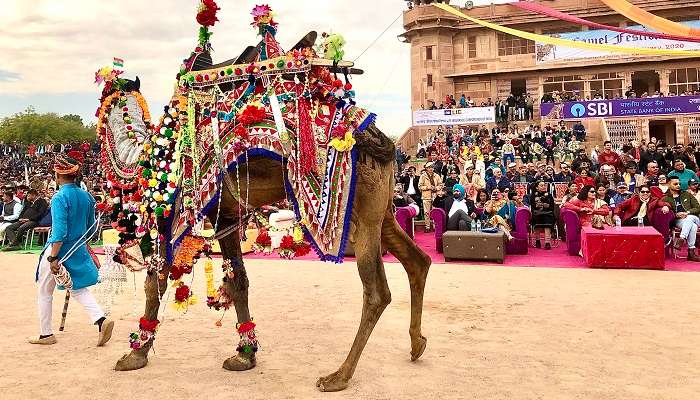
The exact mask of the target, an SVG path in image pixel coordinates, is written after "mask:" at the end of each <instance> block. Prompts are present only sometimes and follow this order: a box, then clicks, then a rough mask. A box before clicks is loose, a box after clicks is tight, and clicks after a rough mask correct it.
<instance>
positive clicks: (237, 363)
mask: <svg viewBox="0 0 700 400" xmlns="http://www.w3.org/2000/svg"><path fill="white" fill-rule="evenodd" d="M220 245H221V253H222V255H223V257H224V260H227V262H229V263H230V267H229V270H230V273H228V274H227V275H226V276H224V287H225V289H226V292H227V293H228V295H229V296H230V297H231V300H233V305H234V307H235V308H236V317H237V321H238V323H237V324H236V328H237V330H238V332H239V336H240V341H239V344H238V346H237V347H236V354H235V355H233V356H231V357H229V358H228V359H226V360H225V361H224V364H223V368H224V369H227V370H229V371H246V370H249V369H252V368H254V367H255V365H256V359H255V353H256V351H257V341H256V339H255V325H254V324H253V322H252V318H251V317H250V310H249V309H248V286H249V282H248V274H247V273H246V270H245V266H244V265H243V256H242V253H241V241H240V237H239V234H238V230H236V231H234V232H233V233H231V235H230V236H229V237H228V238H226V239H225V240H221V241H220ZM231 275H233V277H232V278H231Z"/></svg>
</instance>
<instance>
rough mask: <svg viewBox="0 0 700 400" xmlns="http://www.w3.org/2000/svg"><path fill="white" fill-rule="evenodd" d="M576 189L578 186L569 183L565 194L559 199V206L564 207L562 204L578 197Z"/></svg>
mask: <svg viewBox="0 0 700 400" xmlns="http://www.w3.org/2000/svg"><path fill="white" fill-rule="evenodd" d="M582 186H583V185H582ZM578 188H579V186H578V185H577V184H576V183H573V182H572V183H570V184H569V187H568V190H567V191H566V194H565V195H564V197H562V199H561V205H564V204H566V203H568V202H570V201H571V200H573V199H575V198H576V196H578V192H579V190H578Z"/></svg>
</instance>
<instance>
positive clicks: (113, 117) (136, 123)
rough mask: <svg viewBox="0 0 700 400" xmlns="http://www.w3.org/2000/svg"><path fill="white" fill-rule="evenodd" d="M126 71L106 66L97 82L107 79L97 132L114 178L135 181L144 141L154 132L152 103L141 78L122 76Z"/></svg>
mask: <svg viewBox="0 0 700 400" xmlns="http://www.w3.org/2000/svg"><path fill="white" fill-rule="evenodd" d="M121 74H122V71H118V70H116V69H114V68H112V67H104V68H102V69H100V70H99V71H98V72H97V73H96V74H95V82H96V83H98V84H102V83H104V89H103V91H102V98H101V100H100V107H99V109H98V110H97V118H98V121H97V134H98V137H99V138H100V139H101V140H102V149H103V153H102V156H103V165H105V167H106V170H107V171H106V172H107V174H108V178H109V179H110V181H113V182H120V183H121V184H122V185H125V186H130V185H134V184H135V181H136V180H135V179H134V178H137V173H138V167H139V165H138V163H139V160H140V159H141V158H142V153H143V151H144V144H145V143H146V142H147V140H148V138H149V137H150V136H151V135H152V132H153V127H152V125H151V116H150V113H149V111H148V105H147V104H146V100H145V99H144V98H143V96H142V95H141V92H140V88H141V82H140V80H139V78H138V77H136V78H135V79H134V80H131V79H125V78H121V77H120V75H121Z"/></svg>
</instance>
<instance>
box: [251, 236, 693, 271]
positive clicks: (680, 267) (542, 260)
mask: <svg viewBox="0 0 700 400" xmlns="http://www.w3.org/2000/svg"><path fill="white" fill-rule="evenodd" d="M415 240H416V243H417V244H418V246H420V247H421V248H422V249H423V251H425V252H426V253H428V255H429V256H430V258H432V260H433V264H456V265H465V264H466V265H492V266H496V267H547V268H588V267H586V265H585V264H584V263H583V258H581V257H574V256H570V255H569V254H568V253H567V251H566V243H564V242H561V243H560V244H559V247H557V248H554V249H552V250H543V249H535V248H530V250H529V254H525V255H507V256H506V259H505V262H504V263H503V264H498V263H494V262H483V261H466V260H464V261H450V262H445V258H444V257H443V256H442V254H441V253H438V252H437V251H436V250H435V236H434V234H432V233H424V232H417V233H416V239H415ZM277 257H278V256H277V255H269V256H266V255H262V254H253V253H249V254H246V255H245V258H248V259H271V258H277ZM299 259H300V260H317V259H318V258H317V257H316V256H315V255H311V254H309V255H306V256H304V257H300V258H299ZM347 260H349V261H350V260H354V258H353V257H347ZM384 262H398V260H397V259H396V258H395V257H394V256H392V255H391V254H387V255H385V256H384ZM666 271H687V272H700V263H694V262H688V261H686V260H683V259H678V260H674V259H672V258H666Z"/></svg>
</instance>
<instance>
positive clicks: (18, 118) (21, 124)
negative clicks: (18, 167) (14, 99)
mask: <svg viewBox="0 0 700 400" xmlns="http://www.w3.org/2000/svg"><path fill="white" fill-rule="evenodd" d="M84 140H88V141H94V140H95V129H94V127H87V126H85V125H84V124H83V120H82V118H80V116H78V115H74V114H69V115H64V116H59V115H58V114H54V113H47V114H39V113H37V112H36V110H35V109H34V108H33V107H29V108H27V109H26V110H25V111H23V112H21V113H17V114H15V115H13V116H11V117H7V118H4V119H2V120H0V141H4V142H14V141H17V142H21V143H25V144H29V143H35V144H42V143H68V142H78V141H80V142H82V141H84Z"/></svg>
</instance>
